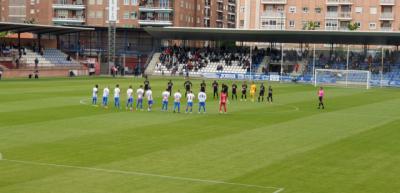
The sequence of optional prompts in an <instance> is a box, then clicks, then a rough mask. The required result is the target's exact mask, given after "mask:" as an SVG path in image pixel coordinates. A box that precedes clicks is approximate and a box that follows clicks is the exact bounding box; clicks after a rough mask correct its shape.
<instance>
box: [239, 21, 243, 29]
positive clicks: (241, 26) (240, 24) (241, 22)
mask: <svg viewBox="0 0 400 193" xmlns="http://www.w3.org/2000/svg"><path fill="white" fill-rule="evenodd" d="M239 27H240V28H243V27H244V20H243V19H242V20H240V23H239Z"/></svg>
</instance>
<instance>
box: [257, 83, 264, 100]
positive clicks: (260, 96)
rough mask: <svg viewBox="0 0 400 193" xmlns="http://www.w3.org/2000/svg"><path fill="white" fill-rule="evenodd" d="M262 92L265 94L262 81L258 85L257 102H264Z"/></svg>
mask: <svg viewBox="0 0 400 193" xmlns="http://www.w3.org/2000/svg"><path fill="white" fill-rule="evenodd" d="M264 94H265V86H264V83H261V86H260V95H259V96H258V102H261V101H262V102H264Z"/></svg>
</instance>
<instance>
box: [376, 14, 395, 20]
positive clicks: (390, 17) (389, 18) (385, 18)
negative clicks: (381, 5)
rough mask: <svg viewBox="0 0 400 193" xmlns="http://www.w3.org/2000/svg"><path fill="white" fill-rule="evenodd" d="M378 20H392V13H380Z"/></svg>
mask: <svg viewBox="0 0 400 193" xmlns="http://www.w3.org/2000/svg"><path fill="white" fill-rule="evenodd" d="M379 19H380V20H388V21H392V20H394V14H393V13H392V12H382V13H381V16H380V17H379Z"/></svg>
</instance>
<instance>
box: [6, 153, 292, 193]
mask: <svg viewBox="0 0 400 193" xmlns="http://www.w3.org/2000/svg"><path fill="white" fill-rule="evenodd" d="M0 161H3V162H4V161H6V162H12V163H19V164H25V165H37V166H48V167H58V168H71V169H80V170H88V171H95V172H104V173H111V174H124V175H135V176H148V177H156V178H164V179H171V180H180V181H191V182H198V183H209V184H225V185H231V186H241V187H247V188H258V189H273V190H275V191H274V192H273V193H280V192H282V191H284V188H278V187H272V186H260V185H254V184H242V183H233V182H225V181H220V180H206V179H197V178H187V177H178V176H168V175H160V174H152V173H145V172H134V171H123V170H113V169H104V168H94V167H83V166H72V165H63V164H51V163H42V162H34V161H23V160H12V159H5V158H4V157H3V155H2V154H1V153H0Z"/></svg>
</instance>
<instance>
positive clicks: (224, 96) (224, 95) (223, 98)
mask: <svg viewBox="0 0 400 193" xmlns="http://www.w3.org/2000/svg"><path fill="white" fill-rule="evenodd" d="M143 83H144V88H143V86H142V85H141V86H140V87H139V88H138V89H137V92H136V93H137V94H138V96H137V97H138V100H137V105H136V110H138V109H143V98H145V97H146V98H147V100H148V106H149V108H148V110H149V111H150V110H151V106H152V104H153V96H152V90H151V87H150V81H149V80H148V79H146V80H145V81H144V82H143ZM173 85H174V84H173V83H172V81H171V80H169V81H168V83H167V89H166V90H165V91H164V92H163V93H162V96H163V106H162V110H164V109H166V108H165V105H168V97H167V99H166V100H165V98H166V96H165V95H168V94H169V96H171V95H172V93H173V92H172V89H173ZM183 85H184V88H185V97H186V98H187V99H188V107H190V112H191V111H192V107H193V100H194V98H195V96H194V94H193V92H192V87H193V84H192V82H191V81H190V80H186V81H185V82H184V84H183ZM206 87H207V85H206V83H205V81H204V80H203V81H202V82H201V83H200V93H199V96H198V98H199V112H200V108H203V109H204V112H205V97H206ZM212 88H213V98H214V100H215V99H218V98H219V104H220V107H219V111H220V112H221V113H222V112H225V113H226V111H227V109H226V103H227V102H228V97H229V96H228V95H229V94H228V93H229V87H228V85H227V84H224V83H222V84H221V93H220V94H219V84H218V82H217V81H216V80H214V82H213V83H212ZM247 90H248V86H247V82H246V81H244V82H243V83H242V85H241V99H240V101H243V100H244V101H247ZM256 91H257V86H256V85H255V83H254V82H252V83H251V85H250V98H251V101H253V102H254V101H255V96H256ZM265 91H266V90H265V86H264V84H263V83H262V84H261V85H260V90H259V94H258V102H264V95H265ZM109 92H110V91H109V88H108V87H105V88H104V90H103V102H102V105H103V106H104V107H105V108H107V103H108V95H109ZM120 92H121V90H120V88H119V85H116V87H115V89H114V105H115V107H116V108H118V109H120V100H119V98H120ZM97 93H98V85H96V86H95V87H94V88H93V101H92V104H93V105H96V103H97ZM166 93H168V94H166ZM231 93H232V94H231V98H232V100H238V86H237V84H236V83H235V82H234V83H233V84H232V88H231ZM127 95H128V100H127V106H126V108H127V109H128V108H129V109H130V110H133V88H132V86H129V88H128V90H127ZM173 97H174V99H175V101H174V112H175V109H176V107H178V108H177V109H178V112H180V98H181V94H180V91H179V89H178V92H176V93H175V94H174V96H173ZM202 97H203V98H204V99H203V100H202ZM267 101H268V102H269V103H271V102H272V101H273V98H272V87H271V86H269V87H268V97H267ZM165 102H167V103H166V104H164V103H165ZM222 110H224V111H222ZM186 111H188V108H186Z"/></svg>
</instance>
